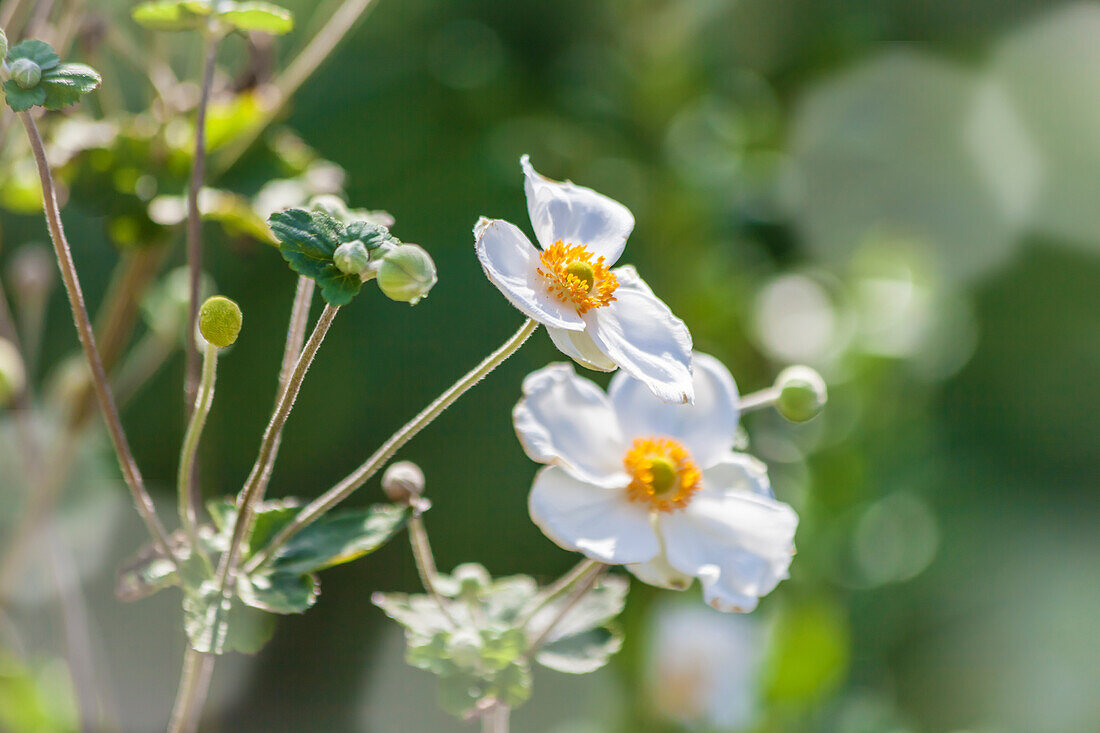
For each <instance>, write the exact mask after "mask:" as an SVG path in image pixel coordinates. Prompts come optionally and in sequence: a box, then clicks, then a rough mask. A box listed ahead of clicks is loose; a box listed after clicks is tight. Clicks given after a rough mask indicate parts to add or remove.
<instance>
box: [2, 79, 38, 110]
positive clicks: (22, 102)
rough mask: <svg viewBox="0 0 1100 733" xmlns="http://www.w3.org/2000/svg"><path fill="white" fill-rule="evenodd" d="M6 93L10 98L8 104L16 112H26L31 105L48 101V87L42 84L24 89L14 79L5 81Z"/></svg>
mask: <svg viewBox="0 0 1100 733" xmlns="http://www.w3.org/2000/svg"><path fill="white" fill-rule="evenodd" d="M4 95H5V97H6V98H7V100H8V106H9V107H11V108H12V110H13V111H15V112H26V111H27V110H28V109H30V108H31V107H35V106H37V105H40V104H43V103H45V101H46V89H45V88H44V87H43V86H42V85H41V84H39V85H38V86H34V87H31V88H30V89H24V88H23V87H21V86H19V85H18V84H16V83H15V80H14V79H8V80H7V81H6V82H4Z"/></svg>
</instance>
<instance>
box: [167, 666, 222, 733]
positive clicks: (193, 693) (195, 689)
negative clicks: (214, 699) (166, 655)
mask: <svg viewBox="0 0 1100 733" xmlns="http://www.w3.org/2000/svg"><path fill="white" fill-rule="evenodd" d="M213 672H214V655H213V654H203V653H202V652H197V651H195V650H194V649H192V648H191V647H188V648H187V653H186V654H185V655H184V657H183V673H182V674H181V675H180V686H179V690H178V691H177V692H176V703H175V705H174V706H173V707H172V717H171V719H170V720H169V721H168V733H195V731H197V730H198V728H199V720H200V719H201V717H202V708H203V705H204V704H205V703H206V695H207V693H208V692H209V691H210V677H211V675H212V674H213Z"/></svg>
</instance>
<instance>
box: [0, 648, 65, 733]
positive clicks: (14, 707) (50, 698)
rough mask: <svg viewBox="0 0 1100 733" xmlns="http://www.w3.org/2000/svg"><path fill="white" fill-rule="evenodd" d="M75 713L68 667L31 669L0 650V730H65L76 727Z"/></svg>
mask: <svg viewBox="0 0 1100 733" xmlns="http://www.w3.org/2000/svg"><path fill="white" fill-rule="evenodd" d="M79 717H80V716H79V713H78V711H77V705H76V700H75V694H74V691H73V689H72V682H71V678H70V677H69V675H68V670H66V669H64V668H63V667H62V668H59V667H58V666H57V665H56V664H49V665H47V666H46V667H44V668H42V669H33V668H31V667H30V666H28V665H27V664H26V663H25V662H23V661H21V660H19V659H17V658H16V657H15V656H13V655H10V654H9V653H8V652H6V651H4V650H0V730H3V731H8V732H9V733H69V732H70V731H76V730H79V729H80V721H79Z"/></svg>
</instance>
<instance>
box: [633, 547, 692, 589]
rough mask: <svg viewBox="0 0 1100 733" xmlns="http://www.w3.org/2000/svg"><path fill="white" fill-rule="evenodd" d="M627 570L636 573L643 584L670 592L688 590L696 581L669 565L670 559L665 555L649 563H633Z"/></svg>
mask: <svg viewBox="0 0 1100 733" xmlns="http://www.w3.org/2000/svg"><path fill="white" fill-rule="evenodd" d="M626 569H627V570H629V571H630V572H632V573H634V575H635V576H637V578H638V580H640V581H642V582H643V583H649V584H650V585H655V586H657V587H658V588H668V589H669V590H687V589H688V588H690V587H691V583H692V581H693V580H694V578H692V577H691V576H690V575H684V574H683V573H681V572H680V571H679V570H677V569H676V568H674V567H672V566H671V565H669V564H668V558H667V557H665V555H664V553H661V554H659V555H657V557H655V558H653V559H652V560H650V561H649V562H641V563H633V564H631V565H627V566H626Z"/></svg>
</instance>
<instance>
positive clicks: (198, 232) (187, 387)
mask: <svg viewBox="0 0 1100 733" xmlns="http://www.w3.org/2000/svg"><path fill="white" fill-rule="evenodd" d="M217 55H218V39H217V38H215V37H213V36H209V37H208V38H207V40H206V53H205V54H204V56H205V61H204V64H203V73H202V92H201V94H200V95H199V108H198V111H197V112H196V114H195V160H194V162H193V163H192V165H191V183H190V185H189V186H188V188H187V269H188V272H189V274H190V300H189V305H188V318H187V368H186V372H185V374H186V376H185V382H184V397H185V399H186V402H187V408H188V410H190V409H191V405H192V404H194V400H195V391H196V389H197V387H198V380H199V353H198V351H197V350H196V348H195V322H196V321H197V320H198V318H199V289H200V287H201V281H202V215H201V214H200V213H199V193H200V192H201V191H202V181H203V178H204V176H205V175H206V108H207V106H209V104H210V92H211V89H213V86H214V60H215V58H216V57H217Z"/></svg>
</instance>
